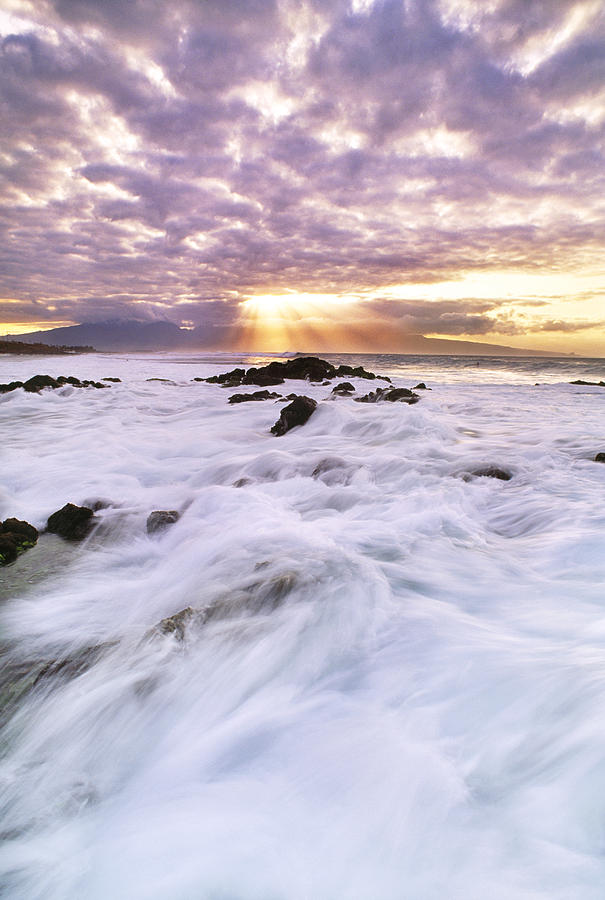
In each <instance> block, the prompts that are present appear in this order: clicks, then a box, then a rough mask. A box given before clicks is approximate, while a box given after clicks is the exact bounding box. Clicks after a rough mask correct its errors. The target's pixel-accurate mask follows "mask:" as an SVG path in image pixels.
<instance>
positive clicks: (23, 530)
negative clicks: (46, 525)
mask: <svg viewBox="0 0 605 900" xmlns="http://www.w3.org/2000/svg"><path fill="white" fill-rule="evenodd" d="M37 540H38V529H37V528H34V526H33V525H30V524H29V522H23V521H22V520H21V519H12V518H11V519H5V520H4V522H0V565H8V563H11V562H14V561H15V560H16V558H17V556H18V555H19V553H23V551H24V550H29V549H30V547H33V546H35V544H36V541H37Z"/></svg>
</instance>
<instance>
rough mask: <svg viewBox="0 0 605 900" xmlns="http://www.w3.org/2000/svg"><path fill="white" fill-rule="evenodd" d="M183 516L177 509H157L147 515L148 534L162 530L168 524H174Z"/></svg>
mask: <svg viewBox="0 0 605 900" xmlns="http://www.w3.org/2000/svg"><path fill="white" fill-rule="evenodd" d="M180 518H181V516H180V513H179V512H177V510H176V509H155V510H154V511H153V512H152V513H149V515H148V517H147V534H155V532H156V531H162V530H163V529H164V528H167V527H168V525H174V523H175V522H178V520H179V519H180Z"/></svg>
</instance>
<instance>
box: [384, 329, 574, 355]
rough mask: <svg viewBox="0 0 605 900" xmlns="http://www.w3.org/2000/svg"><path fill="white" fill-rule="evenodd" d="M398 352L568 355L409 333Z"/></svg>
mask: <svg viewBox="0 0 605 900" xmlns="http://www.w3.org/2000/svg"><path fill="white" fill-rule="evenodd" d="M397 352H398V353H413V354H423V353H424V354H426V355H427V356H441V355H443V356H567V355H568V354H566V353H553V352H551V351H549V350H526V349H525V348H524V349H522V350H521V349H519V348H518V347H506V346H503V345H501V344H482V343H480V342H479V341H458V340H454V339H451V340H450V339H448V338H427V337H424V335H423V334H408V335H406V336H405V338H403V340H402V341H401V346H400V348H399V349H398V350H397Z"/></svg>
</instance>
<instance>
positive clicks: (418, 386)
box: [412, 381, 430, 391]
mask: <svg viewBox="0 0 605 900" xmlns="http://www.w3.org/2000/svg"><path fill="white" fill-rule="evenodd" d="M412 390H413V391H430V388H427V386H426V384H425V383H424V381H419V382H418V384H416V385H414V387H413V388H412Z"/></svg>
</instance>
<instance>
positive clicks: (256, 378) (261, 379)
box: [241, 363, 284, 387]
mask: <svg viewBox="0 0 605 900" xmlns="http://www.w3.org/2000/svg"><path fill="white" fill-rule="evenodd" d="M279 365H280V363H269V365H268V366H263V367H262V368H260V369H256V368H254V367H253V368H251V369H248V371H247V372H246V374H245V375H244V376H243V377H242V380H241V384H256V385H258V386H259V387H271V386H273V385H276V384H283V383H284V377H283V375H282V374H280V372H279V370H278V369H277V366H279Z"/></svg>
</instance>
